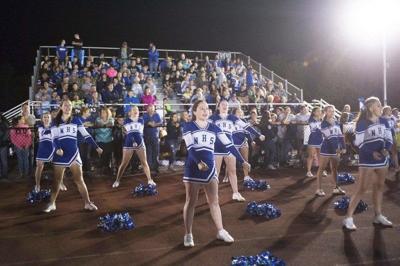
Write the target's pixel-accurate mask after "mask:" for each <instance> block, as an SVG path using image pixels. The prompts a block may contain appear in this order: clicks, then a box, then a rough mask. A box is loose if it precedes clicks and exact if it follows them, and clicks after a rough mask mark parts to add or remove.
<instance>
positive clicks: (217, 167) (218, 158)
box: [214, 155, 224, 178]
mask: <svg viewBox="0 0 400 266" xmlns="http://www.w3.org/2000/svg"><path fill="white" fill-rule="evenodd" d="M214 157H215V170H216V172H217V178H218V177H219V173H220V171H221V165H222V160H223V159H224V156H222V155H215V156H214Z"/></svg>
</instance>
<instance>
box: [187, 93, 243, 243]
mask: <svg viewBox="0 0 400 266" xmlns="http://www.w3.org/2000/svg"><path fill="white" fill-rule="evenodd" d="M192 112H193V121H192V122H188V123H187V124H186V125H185V127H184V129H183V139H184V140H185V143H186V147H187V150H188V157H187V158H186V164H185V169H184V176H183V182H184V184H185V190H186V202H185V206H184V208H183V220H184V224H185V236H184V246H185V247H193V246H194V241H193V235H192V224H193V217H194V209H195V206H196V202H197V198H198V193H199V190H200V188H202V187H203V188H204V190H205V193H206V197H207V202H208V205H209V208H210V212H211V217H212V219H213V221H214V224H215V226H216V228H217V230H218V233H217V239H220V240H223V241H225V242H229V243H231V242H233V241H234V239H233V237H232V236H231V235H230V234H229V233H228V232H227V231H226V230H225V229H224V227H223V225H222V215H221V209H220V206H219V203H218V175H217V170H216V167H215V164H216V163H215V157H214V154H215V153H214V148H215V147H216V141H217V139H218V140H219V141H220V142H221V144H222V145H224V146H225V147H226V149H227V150H228V151H229V152H231V153H232V154H233V155H234V156H235V157H236V158H237V159H238V160H239V161H240V162H241V163H242V165H243V168H244V169H246V170H247V171H249V170H250V164H249V163H248V162H246V161H244V160H243V158H242V156H241V155H240V153H239V152H238V151H237V150H236V148H235V147H234V146H233V144H232V142H231V141H230V139H229V138H228V136H227V135H226V133H224V132H223V131H222V130H221V129H220V128H219V127H218V126H216V125H214V124H212V123H210V122H208V121H207V118H208V115H209V113H208V105H207V103H206V102H205V101H203V100H199V101H196V102H195V103H194V105H193V109H192Z"/></svg>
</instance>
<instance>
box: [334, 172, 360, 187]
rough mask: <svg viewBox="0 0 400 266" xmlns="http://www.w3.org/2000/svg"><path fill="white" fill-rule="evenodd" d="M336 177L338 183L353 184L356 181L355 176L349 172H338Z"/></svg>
mask: <svg viewBox="0 0 400 266" xmlns="http://www.w3.org/2000/svg"><path fill="white" fill-rule="evenodd" d="M336 179H337V183H338V184H339V185H347V184H353V183H354V182H355V181H356V179H355V177H354V176H353V175H351V174H349V173H339V174H338V175H337V177H336Z"/></svg>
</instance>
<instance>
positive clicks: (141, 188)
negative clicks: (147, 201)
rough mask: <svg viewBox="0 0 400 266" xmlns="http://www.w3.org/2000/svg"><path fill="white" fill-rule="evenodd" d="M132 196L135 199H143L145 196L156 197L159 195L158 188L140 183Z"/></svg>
mask: <svg viewBox="0 0 400 266" xmlns="http://www.w3.org/2000/svg"><path fill="white" fill-rule="evenodd" d="M132 194H133V195H134V196H135V197H143V196H154V195H157V194H158V191H157V186H155V185H150V184H147V185H143V184H142V183H140V184H139V185H138V186H137V187H135V189H134V190H133V191H132Z"/></svg>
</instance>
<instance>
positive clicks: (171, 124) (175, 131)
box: [166, 113, 181, 171]
mask: <svg viewBox="0 0 400 266" xmlns="http://www.w3.org/2000/svg"><path fill="white" fill-rule="evenodd" d="M180 141H181V125H180V123H179V121H178V115H177V114H176V113H173V114H172V115H171V119H170V120H169V121H168V124H167V136H166V142H167V145H168V147H169V148H170V152H171V157H170V159H169V167H168V168H169V169H170V170H171V171H175V169H174V163H175V160H176V151H177V150H178V149H179V144H180Z"/></svg>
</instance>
